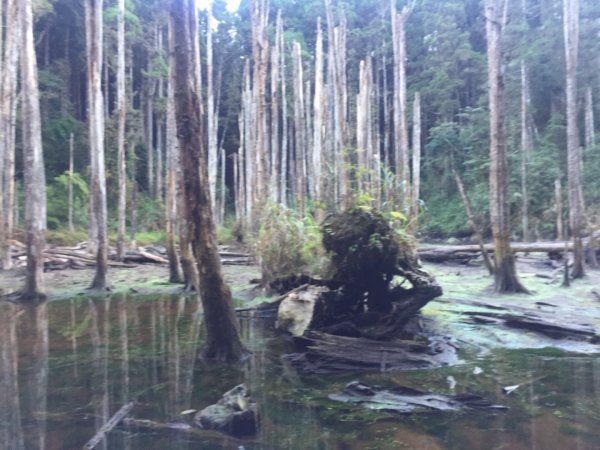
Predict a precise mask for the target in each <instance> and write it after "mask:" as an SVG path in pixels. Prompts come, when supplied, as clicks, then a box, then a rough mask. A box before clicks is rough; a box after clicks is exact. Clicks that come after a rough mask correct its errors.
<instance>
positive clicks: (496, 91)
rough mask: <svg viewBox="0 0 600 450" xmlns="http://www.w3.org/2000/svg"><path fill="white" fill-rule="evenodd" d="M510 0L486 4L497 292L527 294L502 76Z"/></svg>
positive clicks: (495, 285) (493, 230)
mask: <svg viewBox="0 0 600 450" xmlns="http://www.w3.org/2000/svg"><path fill="white" fill-rule="evenodd" d="M505 1H506V0H486V2H485V18H486V37H487V44H488V48H487V60H488V85H489V109H490V212H491V222H492V232H493V235H494V249H495V250H494V254H495V258H496V264H495V274H494V275H495V277H494V278H495V283H494V289H495V291H496V292H527V290H526V289H525V287H523V285H522V284H521V282H520V281H519V279H518V277H517V272H516V269H515V260H514V255H513V253H512V251H511V248H510V211H509V203H508V173H507V172H508V169H507V165H508V163H507V158H506V134H505V129H504V127H505V124H504V120H505V113H504V111H505V105H504V102H505V95H504V79H503V75H502V61H503V58H502V46H501V36H502V23H501V17H502V16H501V14H502V12H503V11H504V5H505Z"/></svg>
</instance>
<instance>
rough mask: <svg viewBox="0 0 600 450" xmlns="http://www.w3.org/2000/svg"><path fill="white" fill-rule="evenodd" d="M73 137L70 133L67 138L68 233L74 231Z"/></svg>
mask: <svg viewBox="0 0 600 450" xmlns="http://www.w3.org/2000/svg"><path fill="white" fill-rule="evenodd" d="M73 141H74V136H73V133H71V136H69V193H68V195H69V198H68V200H67V201H68V214H69V219H68V221H69V231H70V232H71V233H72V232H73V231H75V227H74V226H73V162H74V161H73V153H74V147H75V145H74V142H73Z"/></svg>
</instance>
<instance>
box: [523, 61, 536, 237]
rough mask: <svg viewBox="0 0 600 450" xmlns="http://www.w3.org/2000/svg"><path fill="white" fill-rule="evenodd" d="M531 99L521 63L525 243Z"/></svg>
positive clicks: (527, 216) (527, 215) (527, 80)
mask: <svg viewBox="0 0 600 450" xmlns="http://www.w3.org/2000/svg"><path fill="white" fill-rule="evenodd" d="M530 104H531V98H530V96H529V76H528V73H527V67H526V66H525V61H524V60H522V61H521V198H522V199H521V202H522V203H521V219H522V228H523V242H529V240H530V237H529V191H528V189H527V166H528V165H529V160H530V158H531V152H532V150H533V138H532V136H531V126H530V120H529V114H530V113H529V109H530Z"/></svg>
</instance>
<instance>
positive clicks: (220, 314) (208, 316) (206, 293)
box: [170, 0, 247, 361]
mask: <svg viewBox="0 0 600 450" xmlns="http://www.w3.org/2000/svg"><path fill="white" fill-rule="evenodd" d="M196 10H197V9H196V2H195V0H171V1H170V26H171V27H172V30H177V32H176V33H175V32H173V33H172V34H171V35H172V36H174V39H173V40H172V42H170V45H171V46H172V47H171V50H172V52H173V59H174V63H175V64H174V71H173V80H172V81H173V88H174V92H175V117H176V123H177V138H178V141H179V149H180V152H181V158H182V164H183V170H184V192H185V198H186V202H187V210H186V215H185V217H184V220H185V222H186V224H187V227H188V229H189V231H190V238H191V242H192V248H193V252H194V256H195V258H196V262H197V264H198V271H199V280H198V282H199V285H198V289H199V294H200V298H201V300H202V306H203V309H204V322H205V326H206V344H205V347H204V350H203V356H204V357H205V358H207V359H214V360H219V361H236V360H240V359H241V358H243V357H244V356H245V355H246V353H247V351H246V349H245V348H244V346H243V345H242V343H241V340H240V337H239V332H238V325H237V319H236V317H235V312H234V309H233V304H232V300H231V291H230V290H229V287H228V286H227V285H226V284H225V282H224V281H223V276H222V274H221V262H220V259H219V253H218V249H217V239H216V232H215V226H214V222H213V218H212V208H211V204H210V192H209V186H208V167H207V161H206V155H205V150H206V148H205V141H204V136H203V127H202V121H201V114H200V101H201V100H200V97H199V95H198V80H197V76H198V74H197V71H195V69H194V67H195V66H196V65H197V64H198V62H197V58H198V54H197V53H196V52H194V51H193V48H194V42H193V36H195V35H196V30H197V26H198V24H197V21H196V20H195V17H196Z"/></svg>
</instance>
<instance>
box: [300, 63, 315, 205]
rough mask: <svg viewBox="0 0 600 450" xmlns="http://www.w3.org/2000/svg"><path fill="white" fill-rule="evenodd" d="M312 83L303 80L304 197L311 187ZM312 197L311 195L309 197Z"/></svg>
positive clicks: (307, 194)
mask: <svg viewBox="0 0 600 450" xmlns="http://www.w3.org/2000/svg"><path fill="white" fill-rule="evenodd" d="M306 73H310V68H309V67H307V68H306ZM311 88H312V84H311V81H310V78H309V79H307V80H306V81H305V82H304V136H305V137H304V155H303V158H302V170H303V177H304V196H305V198H307V199H308V198H309V197H310V192H311V189H313V187H312V186H313V182H314V180H313V177H312V174H313V169H312V157H311V156H310V150H311V149H312V147H313V144H312V133H313V131H312V120H311V119H312V102H311V98H312V90H311ZM310 198H312V197H310ZM304 203H305V207H304V212H305V214H306V203H307V200H305V202H304Z"/></svg>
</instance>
